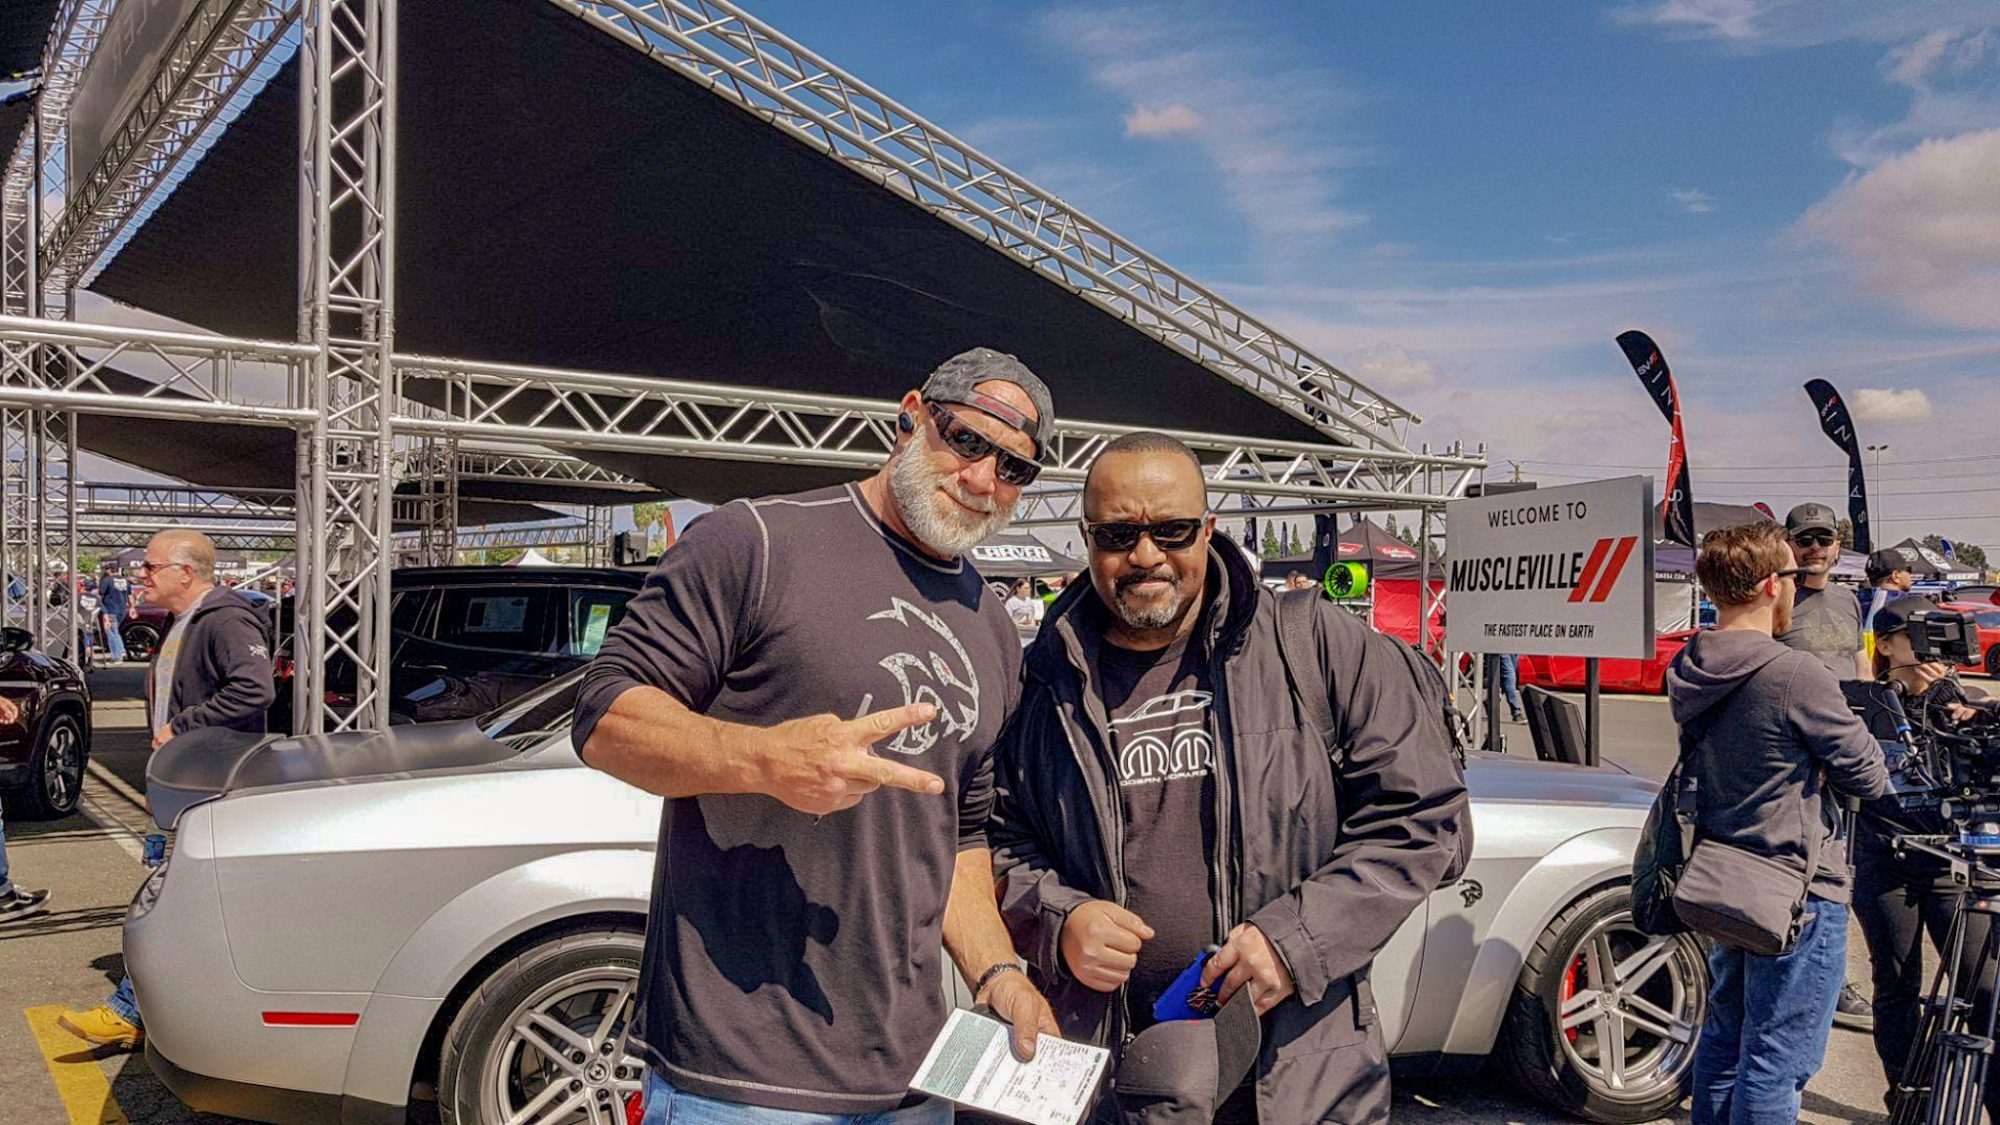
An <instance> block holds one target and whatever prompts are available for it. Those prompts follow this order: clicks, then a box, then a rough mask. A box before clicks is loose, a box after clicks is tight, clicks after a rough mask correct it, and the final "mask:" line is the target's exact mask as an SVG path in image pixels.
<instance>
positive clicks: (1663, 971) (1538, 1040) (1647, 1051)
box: [1493, 886, 1708, 1125]
mask: <svg viewBox="0 0 2000 1125" xmlns="http://www.w3.org/2000/svg"><path fill="white" fill-rule="evenodd" d="M1631 900H1632V895H1631V889H1630V888H1628V887H1624V886H1614V887H1607V888H1603V889H1601V890H1598V891H1594V892H1592V893H1590V894H1587V895H1585V896H1584V897H1583V898H1581V899H1579V900H1577V901H1576V902H1574V903H1571V904H1570V906H1569V907H1568V909H1566V910H1564V911H1563V912H1562V913H1561V914H1559V915H1557V916H1556V919H1555V921H1553V922H1551V923H1549V926H1548V929H1546V930H1544V931H1543V932H1542V936H1541V939H1540V940H1538V941H1536V942H1535V947H1534V948H1533V949H1531V950H1529V951H1528V956H1527V962H1526V964H1525V965H1524V966H1523V967H1522V969H1521V977H1520V980H1518V981H1517V982H1516V983H1515V985H1514V996H1513V999H1512V1000H1511V1002H1510V1003H1509V1004H1508V1006H1507V1018H1506V1022H1505V1023H1504V1024H1503V1025H1502V1027H1501V1030H1500V1042H1499V1044H1498V1045H1497V1046H1496V1048H1495V1050H1494V1056H1493V1057H1494V1059H1495V1061H1496V1062H1498V1063H1499V1065H1500V1067H1501V1070H1502V1071H1503V1072H1504V1073H1505V1074H1506V1075H1507V1076H1508V1077H1509V1078H1510V1079H1511V1080H1512V1081H1513V1082H1514V1084H1515V1085H1516V1086H1519V1087H1520V1088H1521V1089H1522V1090H1523V1091H1524V1092H1526V1093H1528V1094H1530V1095H1532V1096H1533V1097H1536V1098H1538V1099H1540V1100H1542V1101H1544V1102H1547V1103H1549V1104H1550V1105H1553V1106H1555V1107H1557V1108H1558V1109H1561V1110H1563V1111H1564V1112H1567V1113H1571V1114H1574V1115H1576V1116H1578V1117H1581V1118H1583V1119H1585V1120H1587V1121H1598V1122H1608V1123H1617V1125H1632V1123H1635V1122H1641V1121H1652V1120H1654V1119H1656V1118H1659V1117H1664V1116H1666V1115H1667V1114H1669V1113H1671V1112H1672V1111H1673V1108H1674V1106H1675V1105H1676V1104H1678V1103H1679V1102H1680V1100H1681V1098H1682V1097H1684V1096H1685V1095H1686V1092H1687V1089H1688V1086H1689V1084H1690V1082H1691V1080H1692V1078H1693V1072H1694V1043H1695V1038H1696V1035H1695V1033H1696V1032H1698V1031H1699V1030H1700V1028H1701V1021H1702V1019H1703V1017H1704V1016H1705V1015H1706V1013H1707V1002H1708V961H1707V958H1706V957H1705V956H1704V955H1703V952H1702V949H1701V946H1700V944H1699V943H1698V942H1697V941H1695V939H1694V938H1693V937H1691V936H1689V935H1686V934H1680V935H1676V936H1675V937H1671V938H1650V937H1647V936H1646V935H1644V934H1641V933H1639V932H1638V930H1637V929H1636V928H1635V927H1633V925H1632V911H1631ZM1600 938H1601V939H1602V940H1603V942H1604V946H1603V947H1601V948H1600V947H1598V946H1597V941H1598V939H1600ZM1607 949H1608V950H1609V956H1608V957H1607V956H1606V955H1605V952H1604V951H1605V950H1607ZM1647 950H1650V951H1651V952H1650V953H1648V954H1647V956H1646V958H1645V959H1644V960H1642V959H1641V958H1640V956H1639V954H1640V953H1641V952H1642V951H1647ZM1606 961H1609V962H1610V963H1611V964H1612V967H1613V976H1614V977H1616V970H1617V969H1626V968H1628V967H1629V969H1630V972H1629V973H1628V975H1627V976H1626V977H1625V978H1623V979H1624V980H1626V981H1629V982H1633V983H1632V984H1631V985H1630V986H1631V987H1633V988H1634V991H1635V993H1636V1002H1643V1003H1645V1004H1647V1005H1649V1006H1650V1007H1651V1008H1652V1009H1654V1010H1655V1011H1664V1012H1667V1013H1670V1014H1672V1015H1673V1016H1674V1017H1675V1018H1674V1020H1673V1022H1671V1023H1660V1022H1659V1021H1657V1020H1656V1018H1655V1015H1654V1012H1647V1011H1639V1010H1637V1009H1636V1008H1635V1007H1634V1004H1635V1000H1634V999H1632V998H1627V997H1625V996H1623V995H1622V994H1619V995H1614V996H1613V997H1612V998H1611V1002H1610V1004H1609V1005H1605V1004H1603V1003H1601V1002H1600V1000H1599V999H1597V998H1598V997H1601V996H1602V995H1603V993H1602V992H1601V991H1600V990H1597V989H1593V988H1590V987H1588V985H1589V984H1590V983H1591V982H1592V980H1593V979H1594V978H1595V977H1597V976H1598V975H1600V972H1601V971H1600V970H1599V969H1598V968H1597V967H1596V966H1597V965H1600V964H1603V963H1604V962H1606ZM1566 1005H1567V1006H1569V1008H1570V1015H1571V1018H1572V1019H1581V1020H1584V1021H1586V1022H1580V1023H1577V1024H1576V1025H1575V1026H1572V1027H1571V1028H1569V1029H1568V1030H1564V1029H1563V1028H1562V1027H1561V1026H1560V1022H1561V1017H1560V1013H1562V1012H1563V1011H1564V1010H1565V1006H1566ZM1592 1013H1598V1014H1597V1015H1595V1016H1594V1017H1593V1016H1592ZM1628 1020H1631V1021H1640V1020H1643V1021H1646V1022H1648V1023H1651V1024H1653V1025H1654V1026H1660V1027H1665V1028H1667V1029H1668V1030H1669V1031H1670V1032H1671V1034H1670V1035H1666V1036H1663V1035H1660V1034H1657V1033H1656V1032H1654V1031H1652V1030H1649V1029H1648V1028H1647V1027H1643V1026H1638V1025H1637V1023H1636V1022H1635V1023H1634V1025H1633V1026H1630V1027H1628V1026H1627V1021H1628ZM1613 1035H1616V1036H1618V1037H1619V1040H1620V1042H1621V1046H1622V1049H1621V1051H1620V1052H1619V1054H1618V1056H1617V1062H1616V1064H1615V1065H1607V1062H1606V1060H1605V1058H1604V1057H1603V1056H1601V1054H1600V1052H1598V1051H1597V1048H1596V1044H1597V1042H1598V1040H1599V1037H1600V1036H1602V1037H1604V1038H1606V1039H1609V1038H1610V1037H1611V1036H1613ZM1614 1075H1615V1076H1616V1079H1614Z"/></svg>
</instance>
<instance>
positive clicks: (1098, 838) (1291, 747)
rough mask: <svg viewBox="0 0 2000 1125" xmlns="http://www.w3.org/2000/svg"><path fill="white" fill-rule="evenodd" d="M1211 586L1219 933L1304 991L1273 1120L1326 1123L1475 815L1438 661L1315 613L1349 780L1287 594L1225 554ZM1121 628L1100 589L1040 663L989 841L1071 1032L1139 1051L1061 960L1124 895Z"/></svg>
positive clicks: (1215, 560)
mask: <svg viewBox="0 0 2000 1125" xmlns="http://www.w3.org/2000/svg"><path fill="white" fill-rule="evenodd" d="M1209 575H1210V578H1209V581H1210V590H1211V596H1210V598H1209V605H1208V606H1207V607H1206V608H1205V610H1204V611H1203V619H1202V621H1201V622H1200V623H1199V624H1198V625H1197V627H1196V628H1197V631H1198V635H1197V639H1198V642H1199V643H1200V644H1201V646H1202V652H1203V654H1204V656H1205V657H1206V658H1207V661H1208V668H1209V680H1210V685H1211V690H1212V692H1213V695H1214V700H1213V703H1212V708H1211V718H1210V721H1211V722H1212V723H1213V724H1215V729H1213V730H1211V731H1210V734H1211V736H1212V737H1213V738H1214V741H1215V746H1216V765H1217V769H1216V794H1217V804H1218V808H1217V810H1216V839H1217V850H1218V852H1219V853H1221V854H1218V855H1216V856H1213V857H1211V861H1210V862H1211V865H1212V867H1213V868H1214V869H1216V870H1220V871H1224V872H1226V873H1227V878H1225V879H1221V880H1218V885H1219V886H1222V887H1224V888H1226V889H1227V893H1226V894H1224V895H1223V898H1224V901H1223V902H1221V903H1219V904H1218V913H1219V914H1220V915H1222V916H1221V917H1220V918H1218V919H1217V921H1218V925H1219V932H1227V931H1228V930H1229V929H1230V928H1232V927H1234V926H1235V925H1236V923H1238V922H1242V921H1249V922H1252V923H1255V924H1256V926H1257V927H1258V928H1259V929H1260V930H1262V931H1263V932H1264V934H1265V936H1267V937H1268V938H1269V939H1270V940H1271V943H1272V944H1273V945H1275V946H1276V947H1277V949H1278V952H1279V955H1280V956H1281V957H1283V958H1284V960H1285V963H1286V966H1287V968H1289V969H1290V970H1291V974H1292V979H1293V981H1294V982H1295V984H1296V985H1297V989H1298V991H1297V993H1296V995H1294V996H1293V997H1291V998H1289V999H1287V1000H1285V1001H1284V1002H1283V1003H1281V1004H1279V1005H1278V1006H1277V1007H1276V1008H1274V1009H1272V1011H1271V1012H1270V1013H1269V1014H1268V1015H1266V1016H1265V1017H1264V1024H1265V1030H1264V1046H1263V1051H1262V1054H1261V1056H1260V1058H1259V1060H1258V1064H1257V1065H1258V1087H1257V1103H1258V1111H1259V1117H1260V1119H1262V1120H1265V1121H1287V1122H1291V1121H1298V1122H1304V1121H1317V1120H1320V1119H1322V1118H1323V1117H1325V1116H1326V1115H1327V1113H1328V1112H1329V1111H1330V1109H1331V1106H1330V1104H1328V1098H1329V1097H1330V1096H1332V1095H1333V1094H1335V1093H1337V1091H1333V1090H1330V1089H1328V1087H1327V1085H1326V1084H1325V1083H1323V1082H1321V1081H1319V1080H1318V1074H1319V1068H1320V1065H1321V1064H1322V1063H1323V1062H1324V1061H1325V1055H1324V1054H1323V1052H1325V1051H1328V1050H1330V1049H1332V1048H1335V1047H1341V1046H1346V1045H1350V1044H1355V1043H1359V1042H1363V1041H1365V1040H1367V1039H1369V1038H1370V1037H1371V1036H1373V1035H1376V1034H1377V1033H1376V1032H1375V1029H1374V1027H1373V1023H1374V1020H1373V1005H1372V1002H1370V1001H1369V999H1368V995H1369V994H1368V990H1367V972H1368V968H1369V965H1370V963H1371V962H1372V961H1373V960H1374V958H1375V954H1376V952H1377V951H1378V950H1380V949H1381V948H1382V946H1383V945H1384V944H1385V943H1386V942H1387V941H1388V940H1389V938H1390V937H1391V936H1393V935H1394V934H1395V932H1396V930H1397V928H1398V927H1400V926H1401V925H1402V924H1403V922H1404V920H1405V919H1407V918H1408V917H1409V915H1410V913H1411V912H1412V911H1414V910H1415V909H1416V908H1417V907H1418V906H1420V905H1422V903H1423V902H1424V900H1425V899H1426V898H1427V897H1428V896H1429V895H1430V893H1431V892H1432V891H1433V890H1434V889H1435V888H1436V887H1437V883H1438V879H1439V877H1440V875H1442V874H1443V872H1444V871H1445V869H1446V866H1447V864H1448V863H1449V862H1450V861H1451V859H1452V858H1453V856H1454V854H1455V851H1456V834H1457V833H1458V832H1459V831H1460V830H1461V827H1462V826H1464V825H1466V824H1467V818H1468V816H1469V815H1470V812H1469V805H1468V802H1467V798H1466V792H1465V786H1464V783H1463V781H1462V780H1461V777H1460V773H1459V770H1458V767H1457V764H1456V762H1455V761H1454V759H1453V757H1452V754H1451V749H1450V741H1449V737H1448V736H1447V734H1446V733H1445V730H1444V725H1443V721H1442V717H1441V716H1440V715H1439V713H1438V710H1437V708H1436V705H1435V702H1434V701H1433V700H1432V699H1431V698H1430V697H1429V696H1428V695H1427V694H1426V693H1425V692H1424V690H1423V689H1422V688H1421V687H1420V681H1419V679H1418V677H1419V676H1420V675H1422V674H1423V672H1422V669H1420V668H1419V667H1418V666H1417V663H1416V662H1417V661H1418V660H1421V659H1422V657H1420V656H1418V655H1417V654H1416V653H1415V652H1413V651H1412V650H1411V649H1410V647H1409V646H1407V645H1404V644H1402V643H1400V642H1398V641H1396V640H1394V639H1393V638H1390V637H1385V636H1383V635H1381V634H1379V633H1376V632H1374V631H1373V630H1370V629H1369V628H1367V627H1366V626H1365V625H1363V624H1362V623H1361V622H1359V621H1357V620H1356V619H1355V618H1354V617H1353V616H1352V615H1351V614H1349V613H1348V612H1347V611H1346V610H1343V609H1341V608H1339V607H1338V606H1335V605H1334V604H1332V603H1331V602H1325V601H1322V602H1319V603H1316V604H1317V609H1318V614H1317V618H1316V620H1315V629H1314V634H1315V640H1316V641H1317V643H1318V645H1319V647H1320V657H1321V660H1320V664H1321V667H1324V668H1327V669H1330V670H1333V671H1332V672H1331V681H1332V682H1330V683H1327V684H1325V685H1323V689H1324V690H1325V691H1327V692H1328V698H1329V700H1330V701H1331V703H1332V705H1333V712H1334V715H1335V717H1336V719H1335V721H1336V725H1337V726H1338V728H1339V729H1338V730H1336V731H1335V732H1334V734H1335V737H1334V738H1333V739H1332V742H1333V743H1334V745H1335V746H1336V747H1337V751H1336V752H1337V755H1338V758H1339V763H1338V770H1337V776H1336V771H1335V770H1334V769H1332V768H1329V758H1328V754H1327V750H1326V746H1327V743H1328V740H1327V739H1326V738H1324V737H1323V736H1322V734H1321V733H1320V732H1318V731H1316V730H1314V729H1313V728H1312V727H1311V725H1310V724H1309V722H1308V721H1307V719H1306V712H1305V711H1304V709H1303V708H1301V707H1300V705H1299V703H1298V701H1297V700H1296V699H1295V698H1294V696H1293V692H1292V689H1291V687H1290V686H1289V680H1288V677H1287V675H1286V672H1285V666H1284V661H1283V657H1282V655H1281V653H1280V650H1279V644H1278V618H1277V610H1278V601H1277V597H1276V596H1275V595H1273V594H1272V593H1271V592H1270V591H1268V590H1266V589H1264V588H1263V587H1262V586H1260V585H1259V584H1258V583H1257V580H1256V577H1255V576H1254V575H1253V574H1252V573H1251V572H1250V568H1249V566H1248V564H1247V563H1246V562H1245V561H1244V560H1243V558H1242V557H1241V555H1240V554H1239V553H1238V552H1236V551H1234V550H1230V549H1227V548H1224V549H1221V550H1211V551H1210V553H1209ZM1106 612H1107V611H1106V610H1105V609H1104V608H1103V606H1102V604H1101V602H1100V601H1099V600H1098V598H1097V596H1096V594H1095V592H1094V591H1093V590H1092V589H1091V587H1090V584H1089V583H1088V582H1083V581H1079V582H1076V583H1073V584H1072V585H1071V587H1070V589H1069V590H1068V591H1066V592H1065V594H1064V596H1063V597H1062V598H1059V599H1057V601H1056V604H1055V605H1054V606H1053V607H1052V608H1051V610H1050V613H1049V618H1048V620H1047V621H1046V622H1045V623H1044V625H1043V627H1042V630H1041V635H1040V636H1039V638H1038V639H1037V640H1036V642H1035V643H1034V645H1033V646H1032V647H1031V648H1030V650H1029V653H1028V657H1027V667H1026V680H1027V682H1026V687H1025V693H1024V695H1023V698H1022V702H1021V705H1020V708H1019V709H1018V710H1017V711H1016V712H1015V717H1014V722H1013V725H1012V727H1011V728H1010V731H1009V734H1008V736H1007V737H1006V738H1005V739H1004V740H1003V741H1002V744H1001V746H1000V750H999V755H998V761H999V777H998V803H997V806H996V809H995V814H994V816H995V823H994V825H993V827H992V828H991V830H990V831H989V837H990V839H991V841H992V845H993V853H994V863H995V866H996V869H997V870H998V871H999V872H1000V874H1001V912H1002V914H1003V916H1004V917H1005V919H1006V921H1007V925H1008V928H1009V929H1010V931H1011V932H1012V933H1013V936H1014V941H1015V946H1016V948H1017V949H1019V950H1021V952H1022V954H1023V955H1024V956H1025V957H1026V958H1027V959H1028V962H1029V964H1030V967H1031V973H1032V975H1033V976H1034V978H1035V980H1036V981H1037V983H1038V984H1039V985H1040V986H1041V987H1042V989H1043V991H1044V993H1045V994H1047V995H1048V997H1049V1000H1050V1002H1051V1004H1052V1005H1053V1006H1054V1008H1055V1012H1056V1018H1057V1019H1058V1020H1059V1021H1060V1022H1061V1023H1062V1027H1063V1033H1064V1035H1066V1036H1069V1037H1071V1038H1081V1039H1087V1040H1091V1041H1094V1042H1097V1043H1101V1044H1117V1045H1121V1046H1122V1043H1123V1041H1124V1036H1125V1034H1126V1031H1125V1028H1124V1027H1123V1026H1122V1024H1123V1022H1124V1013H1123V1008H1124V1005H1123V1004H1122V1003H1114V1000H1116V999H1119V998H1120V996H1119V994H1112V993H1102V992H1096V991H1093V990H1091V989H1089V988H1086V987H1085V986H1083V985H1082V984H1081V983H1079V982H1078V981H1077V980H1076V979H1075V978H1074V977H1072V976H1071V975H1070V972H1069V968H1068V966H1067V965H1065V964H1064V963H1063V961H1062V954H1061V935H1062V927H1063V923H1064V922H1065V921H1066V920H1067V919H1068V917H1069V912H1070V910H1072V909H1073V908H1075V907H1076V906H1078V905H1080V904H1082V903H1084V902H1087V901H1089V900H1091V899H1107V900H1110V901H1113V902H1119V903H1121V904H1122V903H1123V898H1124V881H1123V863H1122V856H1121V855H1120V843H1121V841H1122V835H1123V833H1122V828H1121V826H1120V823H1119V817H1120V816H1121V815H1122V813H1121V812H1120V809H1119V805H1118V798H1117V795H1116V792H1115V790H1114V787H1113V786H1112V783H1111V780H1110V777H1109V774H1108V771H1107V769H1106V766H1105V761H1106V758H1107V755H1106V753H1105V751H1104V748H1105V747H1106V746H1107V745H1108V744H1109V740H1108V720H1107V717H1106V714H1105V710H1104V705H1103V701H1102V699H1101V697H1100V696H1099V695H1098V693H1097V692H1096V691H1095V690H1094V689H1093V688H1091V686H1090V683H1089V681H1090V676H1091V670H1092V669H1094V668H1095V667H1096V649H1097V646H1098V645H1099V644H1100V643H1101V640H1100V638H1101V637H1102V635H1103V625H1102V623H1103V621H1104V619H1105V615H1106ZM1121 991H1122V990H1121ZM1357 994H1358V997H1359V1002H1357ZM1315 1056H1318V1057H1317V1058H1315Z"/></svg>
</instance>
